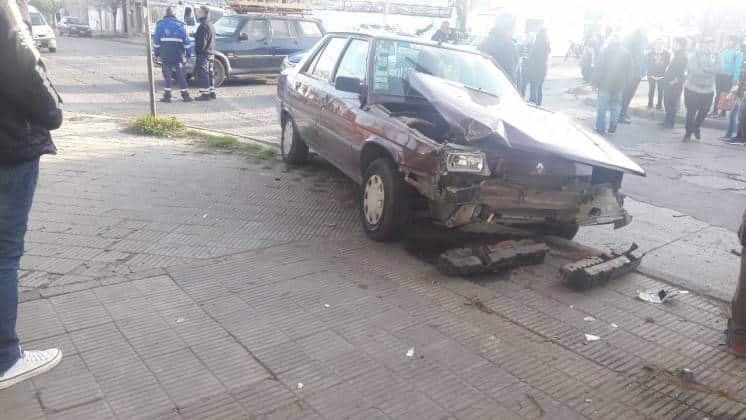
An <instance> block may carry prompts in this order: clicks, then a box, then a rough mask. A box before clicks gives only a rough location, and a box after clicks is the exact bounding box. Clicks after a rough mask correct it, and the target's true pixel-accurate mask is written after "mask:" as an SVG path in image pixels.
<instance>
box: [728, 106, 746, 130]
mask: <svg viewBox="0 0 746 420" xmlns="http://www.w3.org/2000/svg"><path fill="white" fill-rule="evenodd" d="M744 103H746V99H744V100H743V101H742V100H740V99H739V100H737V101H736V103H735V105H733V109H732V110H731V111H730V119H729V120H728V131H726V132H725V137H728V138H731V137H733V136H735V135H736V133H737V132H738V115H739V111H740V109H741V107H742V106H744Z"/></svg>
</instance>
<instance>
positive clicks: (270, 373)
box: [0, 120, 746, 419]
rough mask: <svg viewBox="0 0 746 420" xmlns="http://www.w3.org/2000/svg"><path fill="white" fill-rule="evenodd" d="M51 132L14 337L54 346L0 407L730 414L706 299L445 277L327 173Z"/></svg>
mask: <svg viewBox="0 0 746 420" xmlns="http://www.w3.org/2000/svg"><path fill="white" fill-rule="evenodd" d="M60 134H61V135H60V136H58V143H59V145H60V146H61V147H60V149H61V154H60V156H58V157H55V158H45V159H44V162H43V171H42V172H43V173H42V177H41V185H40V188H39V194H38V198H37V201H36V204H35V207H34V210H33V214H32V223H31V225H32V226H31V232H30V233H29V236H28V256H27V257H25V258H24V261H23V269H24V271H23V273H22V274H23V277H22V279H21V284H22V287H23V293H22V300H23V303H21V305H20V319H19V330H20V334H21V336H22V338H23V340H24V345H25V346H26V347H29V348H31V347H39V346H47V345H57V346H62V348H63V352H64V358H63V362H62V364H61V365H60V366H59V367H58V368H57V369H55V370H53V371H52V372H51V373H49V374H47V375H44V376H40V377H38V378H35V379H34V380H33V381H31V382H28V383H25V384H23V385H20V386H17V387H15V388H12V389H10V390H5V391H0V413H2V415H0V417H2V418H9V419H35V418H50V419H57V418H69V419H99V418H119V419H135V418H143V419H153V418H198V419H213V418H214V419H226V418H238V419H244V418H270V419H279V418H282V419H285V418H297V419H314V418H354V419H362V418H377V419H378V418H380V419H383V418H402V419H420V418H421V419H437V418H460V419H472V418H473V419H484V418H506V419H514V418H540V417H544V418H552V419H563V418H566V419H575V418H598V419H606V418H654V419H660V418H692V419H703V418H746V380H744V379H745V378H746V361H741V360H737V359H735V358H733V357H732V356H731V355H729V354H728V353H726V352H725V351H724V348H723V347H721V346H719V345H718V343H719V342H720V339H721V336H722V330H723V328H724V318H723V315H722V308H721V307H720V306H718V305H717V304H715V303H712V302H710V301H708V300H706V299H704V298H702V297H699V296H695V295H690V296H683V297H681V298H680V299H678V300H677V301H675V302H674V303H672V304H670V305H662V306H654V305H650V304H645V303H643V302H641V301H638V300H635V299H634V296H635V295H636V290H642V289H648V288H655V287H661V284H660V283H658V282H656V281H654V280H651V279H649V278H646V277H642V276H640V275H631V276H628V277H626V278H624V279H620V280H619V281H617V282H615V283H613V284H611V285H609V286H607V287H605V288H601V289H597V290H594V291H591V292H588V293H583V294H578V293H574V292H571V291H569V290H567V289H565V288H564V287H563V286H562V285H560V284H559V279H558V277H557V267H558V266H559V265H561V264H562V263H563V262H564V261H566V260H565V259H563V255H562V254H561V253H555V254H554V255H552V256H551V257H550V258H549V259H548V262H547V263H546V264H544V265H542V266H538V267H531V268H524V269H519V270H515V271H513V272H512V273H509V274H506V275H502V276H493V277H487V278H480V279H477V280H475V281H468V280H465V279H458V278H446V277H443V276H441V275H440V274H439V273H438V272H437V271H436V270H435V268H434V267H433V266H432V265H430V264H428V263H427V262H424V261H422V260H420V259H418V258H417V257H414V256H412V255H411V254H409V253H408V252H407V251H406V249H405V247H404V246H403V245H395V244H394V245H391V244H389V245H384V244H377V243H372V242H370V241H368V240H367V239H365V238H364V236H363V235H361V233H360V231H359V228H358V222H357V215H356V212H355V209H354V201H353V200H354V192H353V188H352V186H351V184H350V183H348V182H347V181H344V180H342V179H341V178H339V177H337V176H336V175H334V173H333V172H332V171H330V170H329V169H328V168H326V167H325V166H324V165H322V164H319V163H315V164H313V165H311V167H309V168H306V169H296V170H291V171H286V169H285V167H284V165H282V164H280V163H271V164H267V163H257V162H254V161H251V160H246V159H245V158H241V157H238V156H232V155H225V154H222V153H207V152H205V150H204V149H203V148H201V147H199V146H195V145H190V144H187V142H183V141H172V140H153V139H145V138H136V137H130V136H125V135H122V134H121V133H120V132H119V131H118V130H117V129H116V127H115V126H113V125H112V124H110V123H106V122H100V121H96V120H86V121H80V122H74V123H69V124H67V126H66V128H65V129H64V130H63V131H62V132H61V133H60ZM467 303H472V304H471V305H467ZM475 303H477V304H475ZM587 317H592V320H591V321H587V320H585V319H584V318H587ZM588 319H589V320H590V319H591V318H588ZM612 324H613V325H612ZM585 333H589V334H595V335H598V336H600V337H601V340H600V341H597V342H592V343H586V342H585V338H584V334H585ZM411 348H414V352H413V356H412V357H408V356H407V353H408V350H409V349H411ZM680 368H688V369H692V370H693V371H694V373H695V377H696V379H697V380H698V382H699V384H691V383H684V382H681V381H680V378H679V377H678V376H677V375H676V374H675V371H676V370H677V369H680Z"/></svg>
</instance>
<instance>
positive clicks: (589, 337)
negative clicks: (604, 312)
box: [585, 334, 601, 343]
mask: <svg viewBox="0 0 746 420" xmlns="http://www.w3.org/2000/svg"><path fill="white" fill-rule="evenodd" d="M600 339H601V337H599V336H597V335H593V334H586V335H585V341H586V342H588V343H590V342H593V341H598V340H600Z"/></svg>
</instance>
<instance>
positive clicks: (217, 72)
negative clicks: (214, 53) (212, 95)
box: [212, 58, 227, 87]
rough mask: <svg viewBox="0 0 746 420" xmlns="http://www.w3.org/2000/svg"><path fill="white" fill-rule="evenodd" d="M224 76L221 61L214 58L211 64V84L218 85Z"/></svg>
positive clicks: (223, 80) (223, 79)
mask: <svg viewBox="0 0 746 420" xmlns="http://www.w3.org/2000/svg"><path fill="white" fill-rule="evenodd" d="M226 77H227V76H226V74H225V66H224V65H223V62H222V61H220V60H219V59H217V58H216V59H215V63H214V65H213V79H212V80H213V85H215V87H220V86H221V85H222V84H223V82H225V79H226Z"/></svg>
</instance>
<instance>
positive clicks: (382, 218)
mask: <svg viewBox="0 0 746 420" xmlns="http://www.w3.org/2000/svg"><path fill="white" fill-rule="evenodd" d="M377 185H378V186H380V187H382V191H378V192H377V194H382V196H383V205H382V208H380V207H379V210H380V211H378V212H376V211H374V210H373V208H374V207H372V206H370V204H371V201H372V199H373V197H370V195H369V191H370V192H375V190H376V186H377ZM411 197H412V196H411V191H410V189H409V186H408V185H407V184H406V183H405V182H404V179H403V178H402V176H401V174H400V173H399V171H398V170H397V168H396V164H395V163H394V162H393V161H392V160H391V159H389V158H379V159H376V160H374V161H373V162H372V163H371V164H370V165H368V168H366V169H365V175H364V176H363V185H362V186H361V188H360V221H361V222H362V224H363V229H364V230H365V233H366V234H367V235H368V237H369V238H371V239H373V240H374V241H378V242H391V241H395V240H397V239H399V238H400V237H401V235H402V227H403V226H404V225H405V224H406V223H407V222H408V221H409V216H410V213H411V210H412V208H411ZM376 215H378V217H377V218H376V217H375V216H376Z"/></svg>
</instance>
